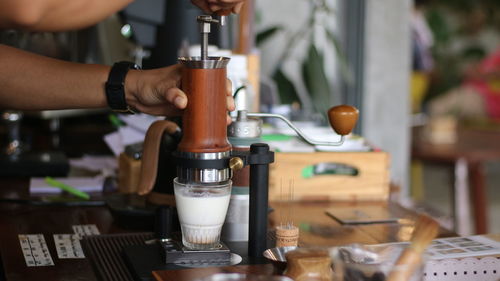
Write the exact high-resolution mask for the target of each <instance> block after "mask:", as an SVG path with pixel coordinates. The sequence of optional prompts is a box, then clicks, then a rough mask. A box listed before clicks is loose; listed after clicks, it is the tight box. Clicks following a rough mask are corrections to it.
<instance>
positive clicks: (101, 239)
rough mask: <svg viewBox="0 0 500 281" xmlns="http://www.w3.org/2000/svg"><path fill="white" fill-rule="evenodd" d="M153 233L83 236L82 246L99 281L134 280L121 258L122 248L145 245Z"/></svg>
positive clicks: (152, 236)
mask: <svg viewBox="0 0 500 281" xmlns="http://www.w3.org/2000/svg"><path fill="white" fill-rule="evenodd" d="M153 238H154V235H153V233H149V232H148V233H125V234H108V235H94V236H84V237H83V239H82V241H81V242H82V248H83V251H84V253H85V256H86V257H87V258H88V260H89V261H90V263H91V265H92V268H93V269H94V273H95V274H96V276H97V278H98V279H99V281H134V280H136V279H135V278H134V277H133V276H132V273H131V272H130V271H129V269H128V265H127V264H126V263H125V260H124V259H123V249H124V248H126V247H130V246H134V245H136V246H142V247H146V246H147V245H146V244H145V241H148V240H151V239H153Z"/></svg>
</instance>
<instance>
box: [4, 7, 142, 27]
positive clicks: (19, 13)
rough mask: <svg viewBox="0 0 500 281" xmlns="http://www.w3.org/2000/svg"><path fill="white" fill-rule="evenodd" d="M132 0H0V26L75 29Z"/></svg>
mask: <svg viewBox="0 0 500 281" xmlns="http://www.w3.org/2000/svg"><path fill="white" fill-rule="evenodd" d="M132 1H133V0H1V1H0V29H2V28H3V29H5V28H14V29H22V30H29V31H63V30H75V29H80V28H84V27H88V26H90V25H93V24H96V23H98V22H100V21H101V20H103V19H105V18H107V17H108V16H110V15H112V14H113V13H115V12H117V11H119V10H121V9H123V8H124V7H125V6H126V5H128V4H130V3H131V2H132Z"/></svg>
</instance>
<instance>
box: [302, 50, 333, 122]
mask: <svg viewBox="0 0 500 281" xmlns="http://www.w3.org/2000/svg"><path fill="white" fill-rule="evenodd" d="M302 78H303V80H304V84H305V87H306V89H307V91H308V92H309V95H310V96H311V102H312V104H313V106H314V108H315V110H316V111H317V112H318V113H321V114H322V115H323V116H326V112H327V111H328V109H329V108H330V106H332V100H331V89H330V84H329V82H328V79H327V78H326V73H325V68H324V59H323V55H322V54H321V53H319V52H318V49H316V47H315V46H314V45H313V44H310V45H309V50H308V53H307V58H306V60H305V61H304V62H303V64H302Z"/></svg>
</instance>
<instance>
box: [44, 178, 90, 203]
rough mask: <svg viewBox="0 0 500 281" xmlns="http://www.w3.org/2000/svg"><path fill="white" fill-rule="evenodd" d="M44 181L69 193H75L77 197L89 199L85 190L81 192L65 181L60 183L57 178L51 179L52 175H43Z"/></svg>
mask: <svg viewBox="0 0 500 281" xmlns="http://www.w3.org/2000/svg"><path fill="white" fill-rule="evenodd" d="M45 182H46V183H47V184H48V185H50V186H53V187H57V188H60V189H62V190H64V191H66V192H68V193H71V194H73V195H75V196H76V197H79V198H82V199H85V200H89V199H90V195H89V194H88V193H86V192H83V191H81V190H78V189H76V188H74V187H72V186H69V185H67V184H65V183H62V182H60V181H58V180H55V179H53V178H52V177H45Z"/></svg>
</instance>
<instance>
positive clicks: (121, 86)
mask: <svg viewBox="0 0 500 281" xmlns="http://www.w3.org/2000/svg"><path fill="white" fill-rule="evenodd" d="M130 69H141V68H140V67H139V66H138V65H137V64H135V63H132V62H128V61H121V62H117V63H115V64H113V67H111V71H110V72H109V76H108V81H107V82H106V87H105V88H106V99H107V101H108V106H109V107H110V108H111V109H112V110H113V111H115V112H120V113H130V114H133V113H136V112H137V110H136V109H134V108H133V107H131V106H129V105H128V104H127V101H126V100H125V77H126V76H127V72H128V71H129V70H130Z"/></svg>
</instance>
